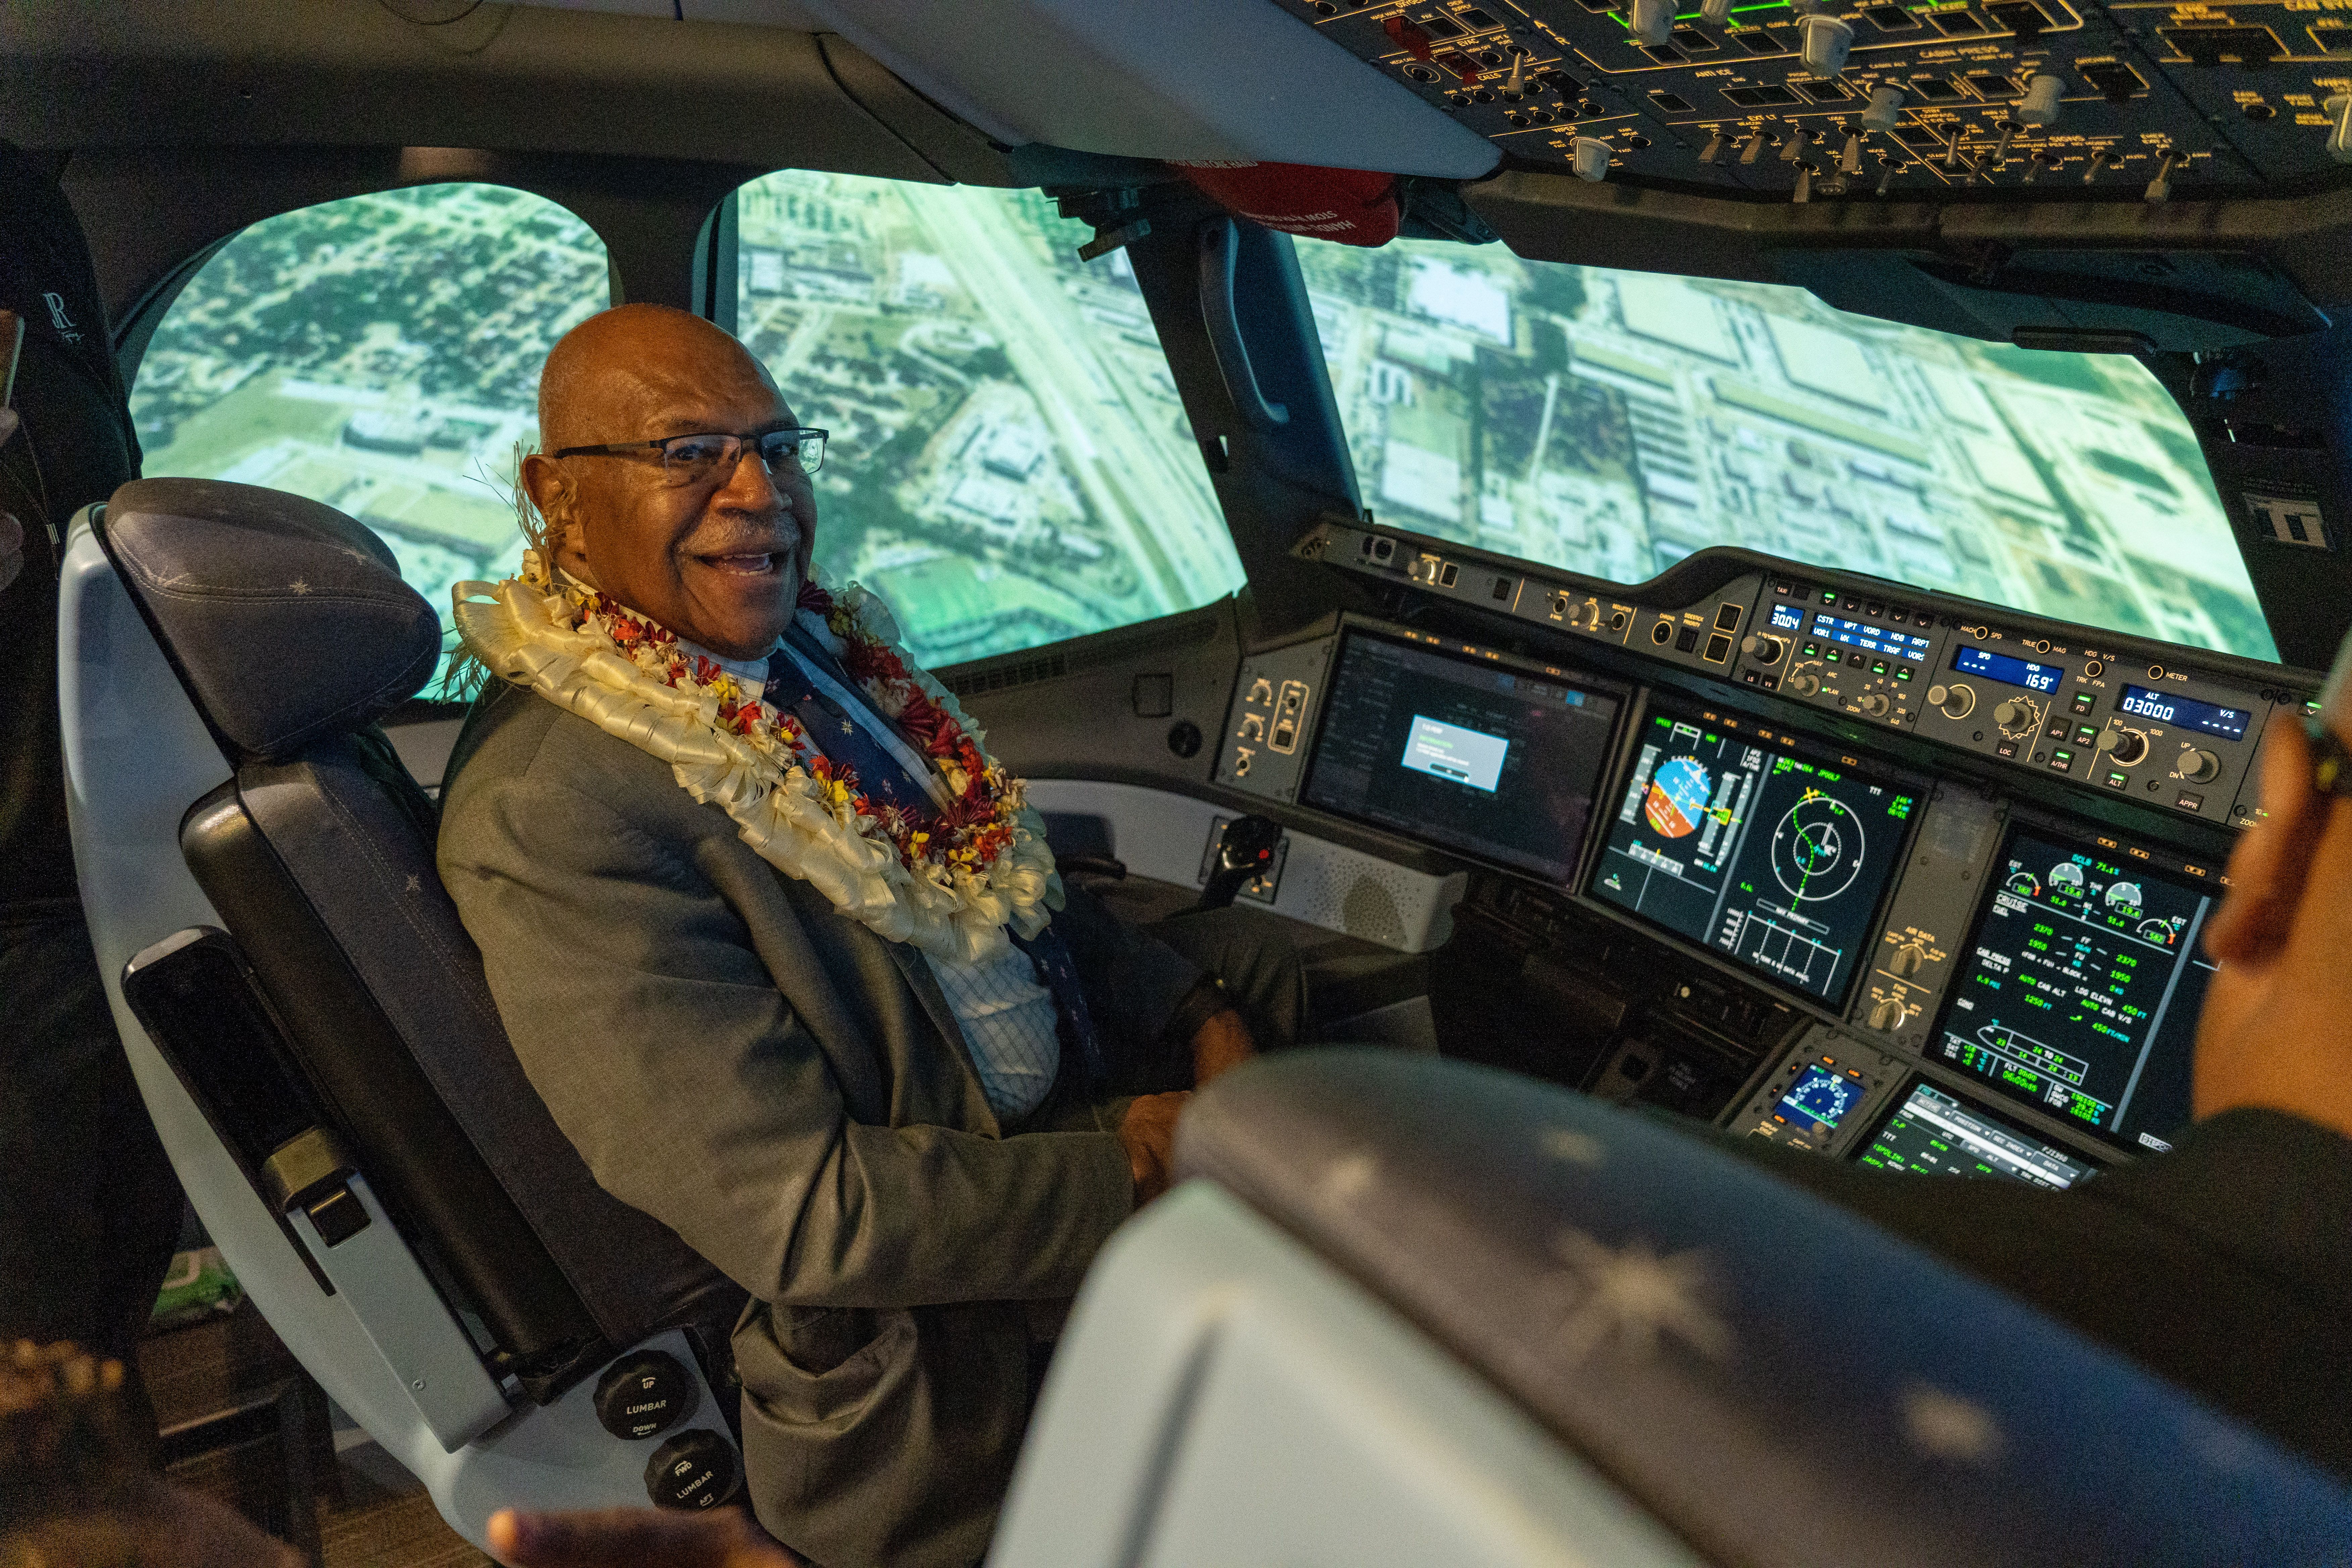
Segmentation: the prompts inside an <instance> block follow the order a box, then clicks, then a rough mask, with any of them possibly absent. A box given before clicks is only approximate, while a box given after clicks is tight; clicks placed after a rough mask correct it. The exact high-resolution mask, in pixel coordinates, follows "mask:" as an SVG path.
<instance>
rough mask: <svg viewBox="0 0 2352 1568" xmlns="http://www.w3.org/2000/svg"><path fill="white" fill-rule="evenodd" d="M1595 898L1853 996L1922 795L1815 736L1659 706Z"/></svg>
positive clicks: (1829, 995)
mask: <svg viewBox="0 0 2352 1568" xmlns="http://www.w3.org/2000/svg"><path fill="white" fill-rule="evenodd" d="M1640 739H1641V744H1640V747H1639V750H1638V752H1637V753H1636V755H1635V757H1634V759H1633V773H1632V774H1631V775H1630V776H1629V777H1628V778H1627V780H1626V782H1625V794H1624V796H1623V799H1622V803H1621V805H1619V807H1618V810H1617V814H1616V816H1615V817H1614V819H1613V820H1612V822H1611V823H1610V824H1609V838H1608V842H1607V844H1606V845H1605V846H1604V847H1602V849H1601V855H1600V858H1599V859H1598V861H1597V862H1596V864H1595V866H1594V868H1593V873H1592V883H1591V889H1590V890H1591V893H1592V896H1593V897H1595V898H1598V899H1602V900H1607V901H1608V902H1610V903H1612V904H1615V905H1617V906H1618V907H1619V908H1621V909H1625V910H1632V911H1633V913H1635V914H1637V915H1640V916H1641V917H1642V918H1643V919H1644V920H1647V921H1654V922H1655V923H1656V924H1658V925H1661V926H1664V928H1665V929H1666V930H1668V931H1674V932H1675V933H1677V934H1678V935H1681V936H1685V937H1687V938H1689V939H1690V940H1691V941H1693V942H1699V943H1701V944H1703V945H1705V946H1707V947H1711V948H1713V949H1715V950H1716V951H1717V952H1722V953H1726V954H1728V955H1729V956H1730V957H1732V958H1734V959H1737V960H1738V962H1739V963H1744V964H1746V965H1747V966H1748V968H1750V969H1753V970H1755V971H1756V972H1757V973H1759V974H1762V975H1764V976H1766V977H1767V978H1769V979H1770V980H1773V981H1776V982H1778V983H1779V984H1782V985H1785V986H1788V987H1789V988H1790V989H1791V990H1795V991H1801V992H1803V993H1804V994H1806V995H1809V996H1814V997H1818V998H1820V999H1821V1000H1822V1001H1823V1002H1826V1003H1828V1004H1829V1005H1832V1006H1835V1005H1838V1004H1839V1003H1841V1002H1843V1000H1844V998H1845V993H1846V988H1847V987H1848V985H1849V984H1852V982H1853V975H1854V972H1855V970H1856V969H1857V968H1858V967H1859V965H1858V963H1857V962H1856V959H1857V955H1858V954H1860V953H1862V952H1864V950H1865V949H1866V947H1867V944H1868V942H1869V941H1870V938H1871V935H1872V930H1871V918H1872V916H1873V915H1874V913H1876V911H1877V909H1878V902H1879V898H1880V896H1881V895H1882V894H1883V893H1884V892H1885V890H1886V886H1887V883H1888V881H1889V879H1891V878H1892V877H1893V876H1894V873H1895V868H1896V867H1897V866H1898V865H1900V864H1901V863H1902V849H1903V841H1904V837H1905V835H1906V832H1907V831H1908V830H1909V822H1910V817H1911V812H1912V808H1913V806H1914V805H1916V804H1917V797H1916V795H1914V794H1913V793H1912V791H1911V790H1910V789H1909V788H1907V787H1905V786H1900V785H1897V784H1893V783H1891V782H1889V781H1887V780H1885V779H1881V778H1878V777H1875V776H1873V775H1871V774H1868V773H1863V772H1860V771H1856V770H1853V769H1849V768H1847V767H1845V766H1844V765H1843V764H1841V763H1836V762H1835V761H1833V760H1832V758H1831V757H1830V756H1829V755H1828V753H1827V752H1817V751H1815V750H1814V749H1813V748H1811V747H1810V746H1801V747H1798V748H1796V749H1794V750H1790V751H1783V750H1780V749H1778V748H1772V749H1768V748H1766V747H1765V746H1763V745H1761V744H1759V742H1756V741H1754V740H1751V739H1748V738H1747V737H1745V736H1740V735H1735V734H1731V733H1728V732H1726V731H1721V730H1718V729H1717V728H1716V727H1715V726H1714V725H1712V724H1709V723H1707V722H1706V721H1702V720H1700V719H1698V718H1696V717H1694V716H1687V715H1685V714H1681V713H1677V712H1675V711H1674V710H1671V709H1664V708H1654V709H1653V710H1652V711H1651V713H1650V715H1649V717H1648V718H1647V719H1646V720H1644V721H1643V726H1642V732H1641V737H1640Z"/></svg>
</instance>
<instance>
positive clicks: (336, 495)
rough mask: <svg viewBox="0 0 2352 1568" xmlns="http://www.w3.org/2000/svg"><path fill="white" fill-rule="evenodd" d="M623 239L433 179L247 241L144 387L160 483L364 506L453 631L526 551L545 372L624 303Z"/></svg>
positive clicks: (143, 374) (198, 295)
mask: <svg viewBox="0 0 2352 1568" xmlns="http://www.w3.org/2000/svg"><path fill="white" fill-rule="evenodd" d="M609 297H610V294H609V284H608V281H607V273H606V268H605V263H604V245H603V244H602V243H601V242H600V241H599V240H598V239H597V238H596V237H595V235H594V234H593V233H592V232H591V231H590V229H589V228H588V226H587V225H585V224H583V223H582V222H581V221H580V220H579V219H578V218H576V217H574V216H572V215H571V214H570V213H568V212H566V211H564V210H563V209H562V207H560V206H558V205H555V204H554V203H552V202H550V201H545V200H542V199H541V198H540V197H537V196H533V195H526V194H524V193H523V192H520V191H512V190H508V189H506V188H504V187H502V186H498V185H476V184H450V185H420V186H417V187H415V188H413V189H410V190H404V191H386V192H382V193H379V194H375V195H364V196H353V197H351V198H349V199H348V200H344V201H339V202H330V203H327V204H326V205H322V206H315V207H306V208H304V209H302V210H301V211H299V212H293V213H288V214H286V215H285V216H282V217H276V218H271V219H269V220H268V221H267V222H265V223H259V224H256V225H255V226H253V227H251V228H249V229H247V230H246V231H245V232H244V233H243V234H241V235H239V236H238V237H236V238H235V239H233V240H231V241H229V243H228V244H227V245H226V246H225V247H222V249H221V250H220V252H219V253H218V254H217V255H215V256H214V257H213V258H212V259H211V260H209V261H207V262H206V263H205V265H204V267H203V268H202V269H201V270H199V271H198V272H197V274H196V275H195V277H194V278H193V279H190V280H189V282H188V285H187V287H186V288H185V289H182V290H181V292H180V296H179V298H178V300H175V301H173V305H172V308H171V310H170V311H169V312H167V313H166V315H165V316H164V318H163V323H162V325H161V326H159V327H158V328H157V329H156V332H155V336H154V339H153V341H152V342H150V343H149V344H148V347H147V353H146V356H145V357H144V358H143V359H142V361H141V362H140V365H139V378H138V381H137V384H135V385H134V386H133V387H132V388H131V416H132V417H133V418H134V419H135V420H136V421H137V423H138V428H139V440H140V443H141V445H142V446H143V447H145V448H146V472H147V473H148V475H149V476H151V477H153V476H160V475H181V476H188V477H193V478H197V479H233V480H236V481H238V482H240V483H244V484H253V485H268V486H269V487H271V488H272V489H282V490H291V491H293V492H294V493H295V494H297V495H302V496H308V497H310V499H311V500H320V501H324V502H326V503H327V504H328V505H329V506H331V507H335V508H337V509H338V510H342V511H346V512H349V513H351V514H352V516H353V517H356V518H358V519H359V520H360V521H362V522H364V523H366V524H367V525H368V526H369V527H370V528H372V529H373V530H374V531H376V534H377V536H378V537H380V538H381V539H383V542H385V543H386V544H388V545H390V546H391V547H392V550H393V552H394V554H395V555H397V556H398V557H399V558H400V571H401V575H402V576H404V577H405V578H406V579H407V580H408V584H409V586H411V587H413V588H415V589H416V590H417V592H419V593H421V594H423V595H425V597H426V598H427V599H429V600H431V601H432V602H433V603H434V604H435V605H436V606H438V607H439V608H440V610H441V612H442V615H443V616H444V623H445V625H446V616H447V615H448V610H449V586H450V584H453V583H457V582H461V581H463V580H465V579H467V578H470V577H482V576H500V575H504V574H506V573H507V572H509V571H510V570H512V569H513V566H514V564H515V563H516V561H517V560H518V559H519V558H520V554H521V551H522V539H521V536H520V533H519V532H518V531H517V529H516V527H515V511H514V506H513V503H512V500H510V497H511V496H512V493H513V492H512V489H511V484H512V479H513V475H514V465H515V452H516V448H517V446H518V444H520V445H521V446H522V447H530V446H531V445H533V444H534V443H536V442H537V441H538V439H539V413H538V403H537V400H538V393H539V367H540V365H541V362H543V361H544V360H545V359H546V358H547V351H548V350H549V349H550V348H551V347H552V346H553V344H554V342H555V340H556V339H557V338H559V337H561V336H562V334H563V333H564V332H565V331H568V330H570V328H571V327H572V326H573V325H574V324H575V323H577V322H578V321H582V320H583V319H584V318H585V317H587V316H588V315H590V314H592V313H593V312H594V311H596V310H602V309H604V305H605V304H606V302H607V300H609Z"/></svg>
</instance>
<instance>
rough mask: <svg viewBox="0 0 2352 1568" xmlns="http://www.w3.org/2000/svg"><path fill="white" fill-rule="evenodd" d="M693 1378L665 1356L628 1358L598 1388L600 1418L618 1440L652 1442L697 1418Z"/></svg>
mask: <svg viewBox="0 0 2352 1568" xmlns="http://www.w3.org/2000/svg"><path fill="white" fill-rule="evenodd" d="M701 1397H702V1396H701V1394H700V1392H699V1389H698V1385H697V1384H696V1383H695V1380H694V1374H693V1373H690V1372H688V1371H687V1369H686V1367H685V1366H684V1365H683V1364H682V1363H680V1362H679V1361H678V1359H677V1357H676V1356H674V1355H670V1354H668V1353H667V1352H662V1351H639V1352H637V1353H636V1354H635V1355H625V1356H623V1357H622V1358H621V1359H620V1360H618V1361H616V1362H614V1363H613V1364H612V1365H611V1366H609V1367H607V1368H605V1369H604V1376H603V1377H602V1378H599V1379H598V1380H597V1383H596V1419H597V1420H598V1421H599V1422H600V1423H602V1424H603V1426H604V1430H605V1431H607V1432H610V1433H611V1434H612V1435H613V1436H615V1437H628V1438H638V1437H651V1436H656V1435H657V1434H659V1433H663V1432H667V1431H668V1430H669V1429H670V1428H671V1427H673V1426H677V1424H678V1423H679V1422H681V1421H683V1420H685V1419H686V1418H687V1417H688V1416H689V1415H693V1414H694V1407H695V1405H697V1404H698V1403H699V1402H700V1400H701Z"/></svg>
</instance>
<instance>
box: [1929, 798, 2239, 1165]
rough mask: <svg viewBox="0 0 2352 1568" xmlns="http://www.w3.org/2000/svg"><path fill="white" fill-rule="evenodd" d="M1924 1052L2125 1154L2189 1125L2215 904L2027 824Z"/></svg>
mask: <svg viewBox="0 0 2352 1568" xmlns="http://www.w3.org/2000/svg"><path fill="white" fill-rule="evenodd" d="M1995 869H1996V870H1997V872H1998V873H1999V874H1998V875H1997V876H1996V877H1995V879H1994V885H1993V888H1992V890H1991V892H1990V894H1989V895H1988V896H1987V898H1986V901H1985V906H1984V909H1983V911H1982V912H1981V913H1980V914H1979V916H1978V918H1977V927H1976V931H1975V932H1974V933H1973V935H1972V936H1971V937H1970V939H1969V947H1968V951H1967V952H1966V953H1964V954H1963V955H1962V958H1961V962H1960V967H1959V973H1958V974H1957V975H1955V976H1954V978H1953V982H1952V988H1951V991H1950V993H1949V1000H1948V1001H1947V1003H1946V1004H1945V1007H1944V1016H1943V1018H1942V1019H1941V1021H1940V1022H1939V1024H1938V1026H1937V1031H1936V1033H1935V1035H1934V1036H1933V1037H1931V1038H1930V1039H1929V1042H1928V1046H1927V1053H1928V1055H1929V1056H1931V1057H1933V1058H1937V1059H1938V1060H1941V1061H1944V1062H1948V1063H1949V1064H1951V1065H1952V1066H1954V1067H1958V1068H1964V1069H1966V1070H1968V1071H1969V1072H1972V1073H1975V1074H1976V1075H1978V1076H1979V1077H1980V1078H1982V1079H1984V1080H1985V1081H1986V1083H1987V1084H1988V1085H1990V1087H1991V1088H1992V1089H1996V1090H1998V1091H1999V1092H2000V1093H2001V1094H2004V1095H2007V1096H2008V1097H2009V1098H2010V1099H2011V1100H2018V1101H2021V1102H2022V1103H2024V1104H2027V1105H2031V1106H2033V1107H2035V1108H2036V1109H2037V1110H2042V1111H2044V1112H2046V1113H2048V1114H2049V1115H2052V1116H2056V1117H2059V1118H2061V1119H2063V1120H2064V1121H2068V1122H2071V1123H2073V1124H2074V1125H2075V1126H2078V1127H2082V1128H2084V1129H2085V1130H2087V1131H2093V1132H2095V1133H2097V1134H2098V1135H2099V1136H2100V1137H2102V1138H2105V1139H2106V1140H2107V1141H2108V1142H2112V1143H2117V1144H2121V1145H2123V1146H2124V1147H2126V1148H2130V1149H2137V1150H2142V1151H2147V1150H2162V1149H2168V1148H2169V1147H2171V1144H2170V1143H2169V1142H2168V1140H2169V1139H2170V1138H2171V1136H2172V1135H2173V1134H2174V1133H2175V1132H2176V1131H2179V1129H2180V1128H2181V1127H2183V1126H2185V1125H2186V1124H2187V1123H2188V1121H2189V1056H2190V1048H2191V1047H2192V1046H2193V1045H2194V1043H2195V1040H2196V1037H2197V1015H2198V1013H2199V1012H2200V1011H2201V1010H2202V1009H2203V1007H2204V1005H2205V985H2206V982H2207V981H2208V980H2209V979H2210V977H2211V975H2212V973H2213V965H2212V962H2211V960H2210V959H2208V958H2207V957H2205V955H2204V954H2203V953H2202V952H2200V951H2199V950H2198V945H2197V942H2198V936H2199V934H2200V932H2201V931H2203V930H2204V926H2205V917H2206V915H2207V914H2208V913H2209V912H2210V910H2211V909H2212V906H2213V898H2212V895H2211V894H2210V892H2209V891H2207V889H2203V888H2200V887H2197V886H2194V885H2193V884H2191V883H2190V882H2189V880H2188V879H2186V878H2182V879H2179V880H2175V879H2172V878H2170V877H2167V876H2164V875H2161V874H2159V873H2158V872H2157V871H2156V869H2155V868H2153V867H2150V866H2147V865H2145V864H2142V863H2137V862H2133V863H2129V864H2126V863H2125V860H2124V858H2123V857H2121V856H2120V855H2118V854H2117V853H2116V852H2115V851H2112V850H2106V849H2100V848H2097V847H2092V846H2087V845H2084V844H2079V843H2075V842H2073V841H2071V840H2068V839H2064V838H2061V837H2057V836H2055V835H2052V834H2045V833H2042V832H2041V831H2040V830H2038V829H2035V828H2029V827H2019V828H2016V829H2015V830H2013V831H2012V832H2011V834H2010V837H2009V843H2008V844H2007V846H2006V847H2005V848H2004V851H2003V855H2002V858H2001V859H2000V861H1998V862H1996V866H1995Z"/></svg>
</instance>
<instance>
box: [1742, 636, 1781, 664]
mask: <svg viewBox="0 0 2352 1568" xmlns="http://www.w3.org/2000/svg"><path fill="white" fill-rule="evenodd" d="M1739 651H1740V652H1742V653H1744V654H1747V655H1748V657H1749V658H1753V659H1755V661H1756V662H1757V663H1759V664H1778V663H1780V656H1781V655H1782V654H1784V653H1786V652H1788V651H1789V645H1788V644H1787V643H1785V642H1782V641H1781V640H1780V638H1779V637H1758V636H1756V635H1754V634H1753V633H1751V634H1749V635H1748V636H1747V637H1742V638H1740V639H1739Z"/></svg>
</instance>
